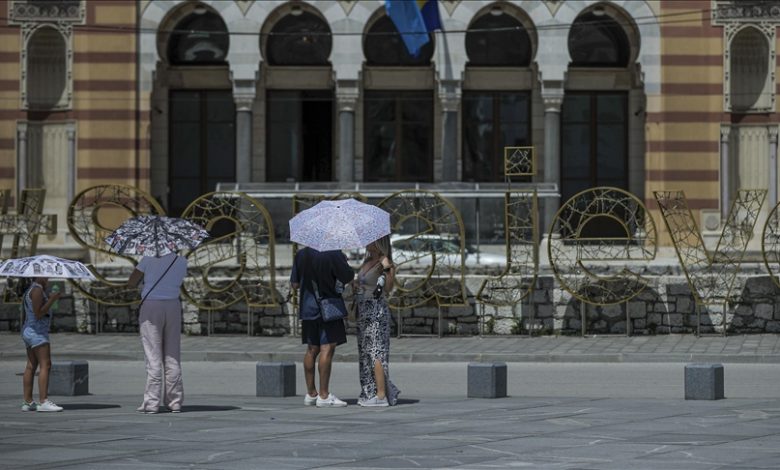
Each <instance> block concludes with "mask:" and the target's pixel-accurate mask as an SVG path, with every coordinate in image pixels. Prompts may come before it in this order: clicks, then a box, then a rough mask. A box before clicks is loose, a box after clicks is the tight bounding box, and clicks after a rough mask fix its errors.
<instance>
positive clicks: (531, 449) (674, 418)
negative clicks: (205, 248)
mask: <svg viewBox="0 0 780 470" xmlns="http://www.w3.org/2000/svg"><path fill="white" fill-rule="evenodd" d="M96 398H97V397H73V398H71V399H68V403H67V404H66V410H65V411H64V412H63V413H58V414H56V415H54V416H51V415H46V416H41V414H38V413H21V412H19V411H18V409H17V408H16V407H15V406H14V405H15V404H16V401H18V400H17V397H8V396H7V395H2V396H0V451H2V453H3V459H2V461H0V468H8V469H10V468H25V469H47V468H65V469H69V468H74V469H75V468H79V469H167V468H184V467H190V468H204V469H234V468H238V469H241V468H254V469H285V468H291V469H293V468H294V469H311V468H323V467H326V468H334V469H369V468H370V469H412V468H414V469H420V468H447V469H487V468H516V467H527V468H558V469H575V468H577V469H583V468H586V469H609V468H623V469H626V468H647V469H649V468H654V469H658V468H664V469H666V468H680V469H691V468H694V469H698V468H709V469H727V468H777V467H776V465H777V462H778V461H780V460H778V459H780V448H778V447H777V445H776V443H777V442H780V425H779V424H778V423H777V418H778V417H780V399H771V400H743V399H736V400H722V401H718V402H714V404H712V405H710V406H698V403H697V404H691V406H672V409H673V410H672V411H668V412H666V413H664V415H663V416H661V417H657V418H654V417H652V413H651V414H650V415H648V413H647V412H648V410H655V409H664V408H668V405H670V403H669V400H652V399H644V400H634V399H628V400H611V399H596V400H594V399H590V398H577V399H566V398H560V399H544V400H539V399H538V398H533V397H531V398H528V397H511V398H505V399H497V400H479V399H464V398H459V397H451V398H449V399H436V400H431V399H425V398H424V397H421V399H420V400H419V401H418V402H416V403H410V404H402V405H399V406H397V407H393V408H387V409H382V410H366V409H362V408H360V407H357V406H349V407H347V408H344V409H338V410H336V409H332V410H323V409H317V408H311V407H303V406H302V404H301V402H300V401H301V400H300V397H291V398H255V397H250V396H244V397H240V398H238V399H236V400H235V401H234V403H235V404H236V407H235V408H234V409H226V410H208V409H207V408H200V409H198V408H190V407H189V405H188V406H185V408H184V412H183V413H181V414H178V415H173V414H170V413H164V414H159V415H138V414H136V413H135V412H134V411H133V409H134V406H135V404H136V402H137V399H138V397H137V396H130V395H122V394H114V395H110V396H103V397H100V401H101V402H106V403H108V402H110V403H112V404H117V405H119V407H118V408H114V407H106V408H101V409H79V408H78V407H77V406H75V405H78V404H79V403H88V402H90V401H94V400H95V399H96ZM213 399H214V397H207V396H199V395H196V394H191V395H190V396H189V398H188V403H193V404H195V406H197V405H198V404H201V403H209V402H211V401H212V400H213ZM497 402H499V403H497ZM678 403H679V404H681V403H683V401H682V400H680V402H678ZM671 404H672V405H675V403H671ZM69 405H70V406H69ZM708 405H709V404H708ZM203 406H205V405H203ZM745 408H750V409H753V410H756V411H761V412H763V413H766V415H765V416H767V417H768V418H769V419H772V421H773V425H772V426H771V427H768V428H766V429H764V430H763V432H762V433H757V432H755V431H756V430H755V428H754V427H753V425H754V424H755V422H756V421H760V420H761V418H757V417H755V416H753V417H749V418H745V417H742V418H740V412H739V411H738V409H745ZM529 411H532V413H530V414H529ZM497 413H500V414H501V415H503V416H504V417H507V416H513V415H515V414H519V415H522V414H524V413H526V415H525V416H524V418H525V419H523V420H508V419H503V418H502V417H501V415H497ZM615 414H619V415H621V416H622V418H623V419H622V420H620V422H614V421H613V420H612V419H610V418H600V416H602V415H615ZM483 415H484V416H485V418H483V419H479V420H475V419H474V417H475V416H483ZM488 416H489V417H488ZM713 417H716V418H717V417H729V418H730V421H731V423H730V424H729V426H727V427H721V428H720V430H719V432H717V433H714V432H713V433H705V432H702V431H701V429H699V428H698V427H697V426H695V423H697V422H703V421H707V420H709V419H711V418H713ZM681 423H692V424H693V425H691V426H680V424H681ZM640 425H641V429H642V430H641V431H640V430H637V429H636V428H637V427H640ZM627 429H632V430H633V432H631V433H627V432H626V430H627ZM120 430H121V433H120V432H119V431H120ZM20 437H23V438H24V439H25V440H26V442H36V443H37V444H36V445H35V446H30V445H20V444H19V441H20ZM772 444H774V445H772Z"/></svg>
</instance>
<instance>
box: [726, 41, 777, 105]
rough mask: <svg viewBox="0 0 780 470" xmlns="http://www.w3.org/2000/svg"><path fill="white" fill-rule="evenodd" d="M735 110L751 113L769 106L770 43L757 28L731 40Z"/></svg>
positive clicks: (732, 89)
mask: <svg viewBox="0 0 780 470" xmlns="http://www.w3.org/2000/svg"><path fill="white" fill-rule="evenodd" d="M729 57H730V62H731V63H730V70H731V74H730V75H731V76H730V77H729V79H730V81H731V83H730V86H729V91H730V95H731V96H730V98H731V110H732V111H734V112H741V111H748V110H753V109H758V108H764V107H767V106H769V101H770V100H769V95H770V94H771V91H770V92H769V93H766V96H765V92H766V91H768V90H767V89H766V88H767V87H766V85H767V82H768V80H767V79H768V78H769V60H768V59H769V58H770V55H769V43H768V42H767V40H766V37H764V35H763V34H761V32H759V31H758V30H757V29H755V28H745V29H743V30H742V31H740V32H739V33H737V35H736V36H734V39H733V40H732V41H731V48H730V50H729Z"/></svg>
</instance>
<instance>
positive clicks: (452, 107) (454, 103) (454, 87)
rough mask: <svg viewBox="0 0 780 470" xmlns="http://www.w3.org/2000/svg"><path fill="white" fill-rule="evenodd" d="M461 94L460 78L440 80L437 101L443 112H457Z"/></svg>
mask: <svg viewBox="0 0 780 470" xmlns="http://www.w3.org/2000/svg"><path fill="white" fill-rule="evenodd" d="M462 95H463V92H462V90H461V82H460V80H442V81H440V82H439V102H440V103H441V108H442V111H443V112H445V113H456V112H458V106H460V102H461V97H462Z"/></svg>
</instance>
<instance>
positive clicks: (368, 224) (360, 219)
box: [290, 199, 390, 251]
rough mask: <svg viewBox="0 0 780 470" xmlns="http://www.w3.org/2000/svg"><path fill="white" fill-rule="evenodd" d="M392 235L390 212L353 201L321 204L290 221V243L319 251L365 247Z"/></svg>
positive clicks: (345, 200)
mask: <svg viewBox="0 0 780 470" xmlns="http://www.w3.org/2000/svg"><path fill="white" fill-rule="evenodd" d="M389 233H390V214H389V213H387V212H386V211H383V210H382V209H380V208H378V207H376V206H372V205H370V204H364V203H362V202H360V201H356V200H354V199H342V200H337V201H322V202H320V203H319V204H317V205H316V206H314V207H311V208H309V209H306V210H305V211H302V212H300V213H299V214H298V215H296V216H295V217H293V218H292V219H290V240H292V241H294V242H295V243H300V244H301V245H305V246H308V247H311V248H314V249H315V250H317V251H329V250H351V249H354V248H362V247H364V246H366V245H368V244H369V243H371V242H373V241H376V240H378V239H380V238H382V237H383V236H385V235H388V234H389Z"/></svg>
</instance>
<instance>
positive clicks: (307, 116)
mask: <svg viewBox="0 0 780 470" xmlns="http://www.w3.org/2000/svg"><path fill="white" fill-rule="evenodd" d="M750 3H751V5H750V6H749V7H746V6H745V4H744V3H743V4H742V5H740V2H734V1H721V0H686V1H669V0H660V1H644V0H614V1H592V0H547V1H543V0H534V1H531V0H516V1H492V0H472V1H458V0H440V1H439V9H440V15H441V19H442V23H443V31H437V32H435V33H432V34H431V35H430V41H429V43H428V44H427V45H426V46H425V47H424V48H423V49H422V51H421V53H420V54H419V55H418V56H416V57H413V56H410V55H409V54H408V53H407V52H406V50H405V49H404V45H403V42H402V41H401V40H400V37H399V35H398V32H397V30H396V29H395V27H394V26H393V25H392V23H391V21H390V20H389V18H388V17H387V16H386V14H385V10H384V2H382V1H379V0H312V1H297V0H294V1H286V0H268V1H250V0H220V1H214V0H201V1H196V0H153V1H149V0H139V1H131V0H127V1H123V0H116V1H104V0H58V1H46V2H43V1H37V0H5V1H0V11H3V12H7V17H6V18H5V20H2V28H0V34H1V35H2V37H3V41H2V45H0V67H1V69H0V70H2V72H0V74H1V75H2V76H1V77H0V96H1V97H2V100H0V131H1V134H0V185H2V186H3V187H4V188H7V189H12V190H13V191H15V192H18V191H19V190H20V189H22V188H26V187H45V188H46V189H47V191H48V196H47V207H46V211H48V212H51V213H57V214H58V215H60V217H62V219H61V220H62V221H64V217H65V214H66V210H67V206H68V203H69V201H70V200H71V199H72V198H73V196H74V194H76V193H78V191H80V190H82V189H84V188H87V187H89V186H92V185H95V184H111V183H117V184H128V185H132V186H137V187H140V188H141V189H144V190H147V191H149V192H150V193H151V194H152V195H153V196H154V197H155V198H157V199H158V200H159V201H160V202H161V203H162V204H163V206H164V207H165V208H166V209H167V211H168V213H170V214H172V215H177V214H179V213H181V211H182V209H184V208H185V207H186V206H187V205H188V204H189V202H190V201H192V200H193V199H195V198H196V197H197V196H199V195H201V194H203V193H206V192H209V191H212V190H214V189H215V187H216V185H217V183H220V182H234V181H235V182H238V183H241V184H246V183H255V185H257V184H268V186H269V187H271V186H274V185H276V186H278V187H285V186H284V185H285V184H287V185H293V184H295V183H300V184H309V183H311V184H318V183H339V184H344V185H346V184H347V183H350V184H352V183H354V182H362V183H368V184H374V183H376V184H377V185H380V184H388V185H392V184H397V183H400V182H405V183H410V184H411V183H420V184H424V185H427V186H426V187H430V188H432V189H436V188H447V187H452V185H453V184H454V183H457V184H462V185H470V186H469V187H474V188H477V187H481V188H490V187H491V185H499V183H502V182H503V181H504V176H503V173H502V170H503V168H502V158H503V151H502V150H503V148H504V147H505V146H533V147H534V148H535V151H536V154H537V167H538V168H537V172H536V174H535V176H533V177H532V178H530V179H529V181H530V182H534V183H548V184H549V183H551V184H555V185H556V187H557V188H558V191H557V193H558V194H559V196H558V197H555V194H552V196H553V197H548V198H546V199H545V200H544V201H543V207H544V212H545V216H544V217H543V219H542V220H543V227H545V228H546V226H547V223H548V222H549V220H550V219H551V216H552V214H554V212H555V211H556V210H557V208H558V207H559V205H560V203H561V199H563V200H565V199H567V198H568V197H570V196H572V195H574V194H576V193H577V192H579V191H581V190H584V189H587V188H590V187H594V186H614V187H618V188H621V189H625V190H627V191H629V192H631V193H633V194H635V195H637V196H638V197H640V199H642V200H644V201H645V202H646V204H647V206H648V207H650V208H651V211H652V212H653V213H654V215H655V216H656V218H657V217H658V212H657V211H656V210H655V207H656V206H655V199H654V197H653V191H663V190H678V189H684V190H685V191H686V195H687V197H688V199H689V202H690V205H691V207H692V208H693V209H694V210H696V211H699V213H698V214H697V220H699V221H700V222H701V224H702V226H703V228H704V229H706V230H715V231H717V230H719V228H720V223H721V220H722V219H723V218H724V217H725V211H727V210H728V207H729V205H730V202H731V200H732V199H733V197H734V193H735V190H736V189H737V188H739V187H751V188H752V187H765V188H768V189H769V201H768V203H769V204H766V205H765V208H766V209H765V211H766V212H768V210H769V208H771V207H772V205H774V204H775V203H776V202H777V199H778V196H777V178H778V176H777V158H776V155H777V152H776V148H777V123H778V121H779V119H778V115H777V113H776V111H775V107H776V104H775V93H776V84H775V75H776V68H777V64H776V59H775V51H776V45H777V35H776V26H777V21H780V5H779V4H778V2H775V1H759V2H750ZM477 185H479V186H477ZM335 186H338V185H335ZM496 187H498V186H496ZM699 216H700V217H701V218H700V219H698V217H699ZM59 231H60V232H61V236H60V237H59V240H60V243H61V242H62V241H63V240H64V241H66V242H67V235H66V233H65V232H66V231H67V227H66V226H65V224H64V223H62V222H61V223H60V228H59Z"/></svg>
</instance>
